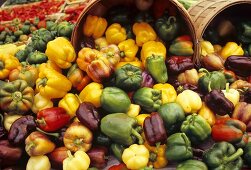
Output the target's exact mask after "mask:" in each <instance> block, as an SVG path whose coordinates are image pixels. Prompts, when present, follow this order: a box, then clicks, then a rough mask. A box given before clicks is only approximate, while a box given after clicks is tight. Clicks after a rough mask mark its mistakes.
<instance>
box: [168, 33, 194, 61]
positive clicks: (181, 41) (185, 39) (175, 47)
mask: <svg viewBox="0 0 251 170" xmlns="http://www.w3.org/2000/svg"><path fill="white" fill-rule="evenodd" d="M169 52H170V53H171V54H173V55H177V56H191V55H193V53H194V51H193V42H192V40H191V37H190V36H188V35H183V36H180V37H177V38H176V39H175V40H173V42H172V44H171V45H170V47H169Z"/></svg>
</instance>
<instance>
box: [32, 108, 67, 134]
mask: <svg viewBox="0 0 251 170" xmlns="http://www.w3.org/2000/svg"><path fill="white" fill-rule="evenodd" d="M69 121H70V116H69V115H68V114H67V113H66V111H65V109H63V108H61V107H52V108H47V109H43V110H41V111H39V112H38V113H37V120H36V122H37V123H38V125H39V127H40V128H41V129H42V130H44V131H47V132H53V131H56V130H58V129H60V128H62V127H64V126H65V125H66V124H67V123H69Z"/></svg>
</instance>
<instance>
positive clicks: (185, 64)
mask: <svg viewBox="0 0 251 170" xmlns="http://www.w3.org/2000/svg"><path fill="white" fill-rule="evenodd" d="M193 68H194V64H193V61H192V58H191V57H184V56H171V57H169V58H167V70H168V73H171V74H174V75H176V74H179V73H182V72H184V71H186V70H190V69H193Z"/></svg>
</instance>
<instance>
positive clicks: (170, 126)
mask: <svg viewBox="0 0 251 170" xmlns="http://www.w3.org/2000/svg"><path fill="white" fill-rule="evenodd" d="M158 113H159V114H160V116H161V117H162V119H163V121H164V124H165V127H166V130H167V131H168V133H169V134H170V133H174V132H176V131H178V130H179V129H180V126H181V124H182V122H183V121H184V120H185V113H184V111H183V109H182V107H181V106H180V105H179V104H178V103H166V104H163V105H161V106H160V108H159V109H158Z"/></svg>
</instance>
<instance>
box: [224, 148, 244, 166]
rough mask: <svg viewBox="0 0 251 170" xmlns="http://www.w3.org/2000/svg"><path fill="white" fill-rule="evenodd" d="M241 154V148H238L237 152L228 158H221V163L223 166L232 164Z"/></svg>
mask: <svg viewBox="0 0 251 170" xmlns="http://www.w3.org/2000/svg"><path fill="white" fill-rule="evenodd" d="M242 154H243V150H242V149H241V148H239V149H238V150H237V152H235V153H234V154H233V155H231V156H229V157H225V158H223V161H224V163H225V164H227V163H229V162H232V161H234V160H236V159H237V158H239V157H240V156H241V155H242Z"/></svg>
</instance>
